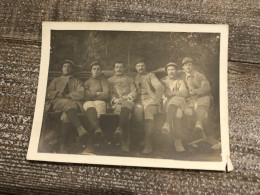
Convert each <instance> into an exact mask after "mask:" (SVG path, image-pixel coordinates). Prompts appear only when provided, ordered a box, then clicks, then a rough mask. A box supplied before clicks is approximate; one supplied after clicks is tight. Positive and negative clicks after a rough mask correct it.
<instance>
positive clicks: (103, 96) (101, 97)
mask: <svg viewBox="0 0 260 195" xmlns="http://www.w3.org/2000/svg"><path fill="white" fill-rule="evenodd" d="M101 87H102V92H101V94H100V95H98V96H97V97H96V98H95V99H96V100H103V101H107V100H109V91H110V90H109V88H110V86H109V83H108V81H107V80H106V79H104V80H102V81H101Z"/></svg>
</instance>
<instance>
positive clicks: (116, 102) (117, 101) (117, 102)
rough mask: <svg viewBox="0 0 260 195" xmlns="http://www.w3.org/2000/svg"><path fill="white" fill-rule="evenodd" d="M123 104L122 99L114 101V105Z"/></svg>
mask: <svg viewBox="0 0 260 195" xmlns="http://www.w3.org/2000/svg"><path fill="white" fill-rule="evenodd" d="M121 102H122V99H121V98H116V99H114V103H115V104H119V103H121Z"/></svg>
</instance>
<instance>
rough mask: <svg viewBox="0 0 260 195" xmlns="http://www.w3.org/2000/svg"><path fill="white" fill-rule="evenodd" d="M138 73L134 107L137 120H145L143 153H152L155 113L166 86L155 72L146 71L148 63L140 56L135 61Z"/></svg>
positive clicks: (135, 80) (135, 79)
mask: <svg viewBox="0 0 260 195" xmlns="http://www.w3.org/2000/svg"><path fill="white" fill-rule="evenodd" d="M135 69H136V71H137V75H136V76H135V78H134V82H135V85H136V88H137V92H138V96H137V99H136V105H135V108H134V115H135V118H136V119H137V120H138V121H137V122H140V121H143V117H144V119H145V120H144V126H145V127H144V129H145V136H144V149H143V151H142V153H143V154H150V153H152V151H153V143H152V138H153V134H154V115H155V114H156V113H157V112H158V109H159V106H160V103H161V99H162V95H163V93H164V87H163V85H162V84H161V82H160V81H159V80H158V79H157V77H156V76H155V75H154V74H153V73H148V72H147V71H146V64H145V61H144V59H143V58H139V59H138V60H137V61H136V63H135Z"/></svg>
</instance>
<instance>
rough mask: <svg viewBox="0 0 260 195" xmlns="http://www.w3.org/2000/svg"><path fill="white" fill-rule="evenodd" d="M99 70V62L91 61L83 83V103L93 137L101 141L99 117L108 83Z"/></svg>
mask: <svg viewBox="0 0 260 195" xmlns="http://www.w3.org/2000/svg"><path fill="white" fill-rule="evenodd" d="M101 72H102V67H101V63H100V62H99V61H95V62H93V63H92V64H91V74H92V76H91V77H90V78H89V79H88V80H87V81H85V83H84V88H85V102H84V104H83V109H84V110H85V112H86V114H87V117H88V120H89V123H90V125H91V127H92V128H93V129H94V137H95V138H96V139H97V140H98V141H101V140H102V139H103V136H104V134H103V131H102V130H101V128H100V124H99V117H100V115H101V114H105V113H106V101H107V100H108V99H109V84H108V82H107V80H106V79H105V78H103V77H101ZM89 149H90V148H89Z"/></svg>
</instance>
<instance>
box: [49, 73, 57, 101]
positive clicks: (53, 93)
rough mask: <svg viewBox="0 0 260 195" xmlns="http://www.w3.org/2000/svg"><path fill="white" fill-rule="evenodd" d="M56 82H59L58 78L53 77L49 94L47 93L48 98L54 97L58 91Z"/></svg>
mask: <svg viewBox="0 0 260 195" xmlns="http://www.w3.org/2000/svg"><path fill="white" fill-rule="evenodd" d="M56 82H57V78H55V79H53V80H52V81H51V84H50V85H49V87H48V88H47V95H46V99H47V100H50V99H54V98H55V96H56V94H57V93H58V91H57V90H56Z"/></svg>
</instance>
